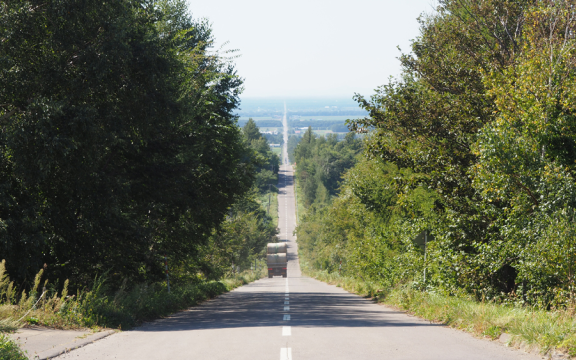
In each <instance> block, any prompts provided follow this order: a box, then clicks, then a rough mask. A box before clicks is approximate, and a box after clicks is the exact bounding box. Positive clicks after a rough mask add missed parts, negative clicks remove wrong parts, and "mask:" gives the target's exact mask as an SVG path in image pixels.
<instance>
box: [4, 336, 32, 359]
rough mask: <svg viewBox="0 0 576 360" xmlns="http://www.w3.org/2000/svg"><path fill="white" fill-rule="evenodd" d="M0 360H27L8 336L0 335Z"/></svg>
mask: <svg viewBox="0 0 576 360" xmlns="http://www.w3.org/2000/svg"><path fill="white" fill-rule="evenodd" d="M0 360H28V358H27V357H26V355H24V353H23V352H22V350H20V348H19V347H18V345H17V344H16V343H15V342H14V341H12V340H10V338H9V337H8V335H5V334H2V333H0Z"/></svg>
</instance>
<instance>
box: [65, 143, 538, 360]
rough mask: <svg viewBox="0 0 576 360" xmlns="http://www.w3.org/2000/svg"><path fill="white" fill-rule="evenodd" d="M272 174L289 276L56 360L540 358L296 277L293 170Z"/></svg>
mask: <svg viewBox="0 0 576 360" xmlns="http://www.w3.org/2000/svg"><path fill="white" fill-rule="evenodd" d="M285 143H286V142H285ZM284 158H285V157H284ZM279 175H280V176H279V180H278V185H279V201H278V204H279V230H280V233H279V235H278V236H279V239H280V241H283V242H287V244H288V278H286V279H284V278H281V277H274V278H271V279H268V278H265V279H261V280H259V281H256V282H254V283H252V284H249V285H246V286H243V287H241V288H238V289H236V290H235V291H232V292H230V293H227V294H224V295H222V296H220V297H218V298H216V299H214V300H211V301H208V302H206V303H204V304H203V305H201V306H198V307H194V308H191V309H189V310H187V311H183V312H180V313H177V314H175V315H173V316H170V317H168V318H165V319H162V320H158V321H155V322H152V323H148V324H146V325H144V326H142V327H139V328H136V329H134V330H132V331H126V332H121V333H117V334H115V335H112V336H109V337H108V338H105V339H103V340H101V341H98V342H96V343H93V344H91V345H88V346H85V347H83V348H80V349H77V350H75V351H72V352H70V353H68V354H65V355H62V356H60V357H59V359H78V358H80V359H107V358H112V357H114V358H115V359H127V360H128V359H190V358H191V357H192V358H195V359H278V358H279V359H281V360H289V359H353V358H360V359H369V358H385V359H539V358H540V357H539V356H535V355H531V354H526V353H522V352H518V351H515V350H511V349H509V348H505V347H504V346H502V345H500V344H497V343H495V342H490V341H486V340H481V339H476V338H474V337H472V336H470V335H468V334H465V333H463V332H460V331H457V330H453V329H450V328H447V327H445V326H442V325H437V324H433V323H430V322H428V321H424V320H421V319H418V318H415V317H411V316H408V315H406V314H404V313H402V312H399V311H395V310H392V309H390V308H387V307H384V306H381V305H378V304H375V303H373V302H372V301H370V300H367V299H364V298H362V297H359V296H357V295H353V294H350V293H348V292H346V291H344V290H342V289H341V288H338V287H336V286H332V285H327V284H325V283H323V282H320V281H317V280H314V279H312V278H309V277H306V276H302V275H301V272H300V265H299V261H298V245H297V243H296V238H295V236H294V229H295V226H296V204H295V196H294V195H295V194H294V172H293V167H292V166H291V165H289V164H287V163H286V162H284V164H283V165H282V166H281V168H280V173H279Z"/></svg>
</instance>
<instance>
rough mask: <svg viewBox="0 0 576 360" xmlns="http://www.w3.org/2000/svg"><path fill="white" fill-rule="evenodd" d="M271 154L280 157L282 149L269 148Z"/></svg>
mask: <svg viewBox="0 0 576 360" xmlns="http://www.w3.org/2000/svg"><path fill="white" fill-rule="evenodd" d="M271 149H272V152H273V153H274V154H276V155H278V156H280V155H282V148H281V147H275V148H271Z"/></svg>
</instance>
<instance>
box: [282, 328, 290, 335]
mask: <svg viewBox="0 0 576 360" xmlns="http://www.w3.org/2000/svg"><path fill="white" fill-rule="evenodd" d="M282 336H292V327H290V326H282Z"/></svg>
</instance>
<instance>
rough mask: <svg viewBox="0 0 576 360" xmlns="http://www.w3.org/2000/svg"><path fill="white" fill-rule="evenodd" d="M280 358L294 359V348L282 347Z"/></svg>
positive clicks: (284, 359)
mask: <svg viewBox="0 0 576 360" xmlns="http://www.w3.org/2000/svg"><path fill="white" fill-rule="evenodd" d="M280 360H292V348H282V349H280Z"/></svg>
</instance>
